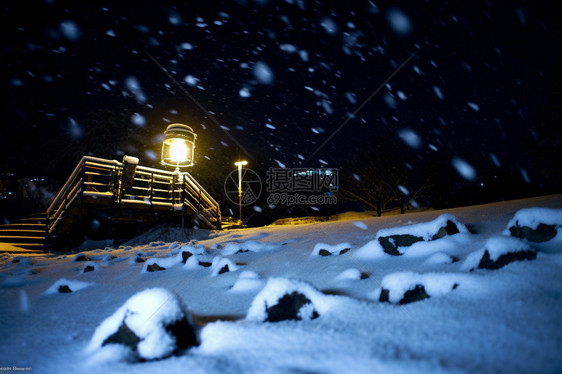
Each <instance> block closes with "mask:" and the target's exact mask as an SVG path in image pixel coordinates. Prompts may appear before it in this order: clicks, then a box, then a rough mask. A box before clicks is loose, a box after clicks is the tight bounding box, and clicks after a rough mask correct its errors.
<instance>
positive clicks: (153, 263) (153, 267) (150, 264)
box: [142, 256, 181, 273]
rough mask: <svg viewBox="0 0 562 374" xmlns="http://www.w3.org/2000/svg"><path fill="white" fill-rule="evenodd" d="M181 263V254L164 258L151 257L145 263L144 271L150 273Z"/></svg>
mask: <svg viewBox="0 0 562 374" xmlns="http://www.w3.org/2000/svg"><path fill="white" fill-rule="evenodd" d="M180 263H181V257H180V256H174V257H164V258H149V259H148V260H146V262H145V263H144V266H143V268H142V272H143V273H147V272H148V273H150V272H154V271H158V270H166V269H169V268H171V267H172V266H174V265H177V264H180Z"/></svg>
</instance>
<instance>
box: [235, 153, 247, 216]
mask: <svg viewBox="0 0 562 374" xmlns="http://www.w3.org/2000/svg"><path fill="white" fill-rule="evenodd" d="M234 165H236V166H238V207H239V210H240V223H242V166H245V165H248V161H238V162H235V163H234Z"/></svg>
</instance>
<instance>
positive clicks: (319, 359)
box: [0, 195, 562, 374]
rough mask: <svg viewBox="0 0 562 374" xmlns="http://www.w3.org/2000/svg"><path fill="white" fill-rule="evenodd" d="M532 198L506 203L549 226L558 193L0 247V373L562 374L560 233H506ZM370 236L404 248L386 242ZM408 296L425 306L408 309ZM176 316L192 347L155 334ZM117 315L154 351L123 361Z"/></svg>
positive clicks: (519, 205) (560, 199)
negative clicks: (294, 308) (529, 236)
mask: <svg viewBox="0 0 562 374" xmlns="http://www.w3.org/2000/svg"><path fill="white" fill-rule="evenodd" d="M530 207H545V208H550V209H549V210H536V209H534V210H529V211H527V212H525V211H523V213H519V215H518V222H519V223H520V225H521V226H523V224H524V223H527V224H528V225H529V226H533V225H534V227H531V228H533V229H535V228H537V225H538V224H539V221H540V217H541V216H543V217H545V219H546V220H547V221H548V222H546V224H548V225H550V226H552V227H556V225H560V224H562V222H561V220H562V213H561V212H562V211H561V210H560V209H562V195H557V196H546V197H540V198H533V199H526V200H517V201H512V202H504V203H496V204H489V205H482V206H474V207H467V208H459V209H450V210H447V211H426V212H422V213H411V214H406V215H397V216H387V217H380V218H361V219H360V220H357V219H354V217H353V215H347V216H346V215H344V216H342V219H341V220H339V221H336V222H326V223H316V224H304V225H285V226H269V227H263V228H252V229H241V230H231V231H223V232H207V231H202V230H201V231H198V232H197V233H196V234H197V240H198V243H194V242H191V243H190V240H188V239H185V240H182V239H181V235H178V234H177V233H176V234H174V235H176V237H175V240H176V241H175V242H171V243H170V242H165V241H163V240H165V238H164V237H165V236H166V237H168V236H169V235H170V233H167V234H165V235H164V233H162V238H161V239H159V238H158V233H159V231H158V230H156V231H152V232H150V233H147V234H146V235H145V236H144V237H140V238H137V239H135V240H134V241H131V243H132V244H130V245H124V246H121V247H119V248H107V249H104V248H101V249H97V250H86V251H83V252H82V254H83V256H81V255H77V254H76V253H74V254H72V255H70V254H69V255H67V256H62V255H39V256H29V255H27V254H18V255H16V254H13V255H12V254H8V253H3V254H0V300H1V301H0V367H1V368H2V370H7V369H4V368H9V369H10V370H12V371H13V370H14V368H31V369H32V370H33V371H34V372H38V373H71V372H72V373H74V372H92V373H101V372H104V373H125V374H128V373H141V372H142V373H144V372H147V373H148V372H149V373H160V372H162V373H164V372H165V373H172V372H188V373H376V372H385V373H387V372H392V373H396V372H398V373H400V372H404V373H406V372H407V373H411V372H432V373H435V372H447V373H449V372H478V373H495V372H506V373H507V372H509V373H512V372H520V373H532V372H535V373H548V372H561V371H562V354H561V352H562V329H560V320H561V318H562V276H561V274H562V244H561V243H562V240H561V239H562V238H561V236H562V233H560V232H559V233H558V234H557V235H556V236H555V237H554V238H551V239H549V241H548V242H543V243H541V244H540V245H539V246H534V244H533V243H530V242H526V241H522V240H518V239H513V238H511V237H508V236H507V235H508V234H509V230H508V223H510V221H511V220H512V219H513V218H514V217H515V214H516V212H518V211H520V210H521V209H523V208H530ZM553 209H556V210H553ZM445 213H447V214H448V215H446V216H442V215H443V214H445ZM345 217H347V218H348V219H345ZM449 221H451V224H450V225H449V226H450V227H449V226H447V230H445V229H444V225H446V224H447V223H448V222H449ZM513 223H514V222H513V221H512V222H511V224H513ZM410 225H413V226H410ZM453 225H456V226H455V227H457V228H458V233H454V232H455V231H456V230H455V228H454V227H452V226H453ZM550 226H549V227H550ZM442 227H443V230H441V231H439V229H440V228H442ZM445 231H447V233H445ZM467 231H470V232H467ZM451 233H454V234H453V235H450V234H451ZM404 234H405V235H410V236H409V237H400V236H399V235H404ZM393 235H394V236H393ZM155 236H156V237H155ZM381 237H385V238H387V239H385V240H387V242H386V244H385V245H393V246H395V247H397V248H398V249H397V251H398V252H399V254H401V255H390V254H388V253H387V252H385V250H384V248H383V246H381V244H380V242H379V241H378V239H379V238H381ZM404 241H408V242H409V243H408V244H409V245H410V244H411V245H410V246H409V247H404V246H402V244H400V243H403V242H404ZM410 242H413V243H410ZM539 247H540V248H539ZM392 248H394V247H392ZM537 250H538V252H537ZM485 253H487V256H488V258H487V260H486V261H487V262H486V263H488V264H493V263H494V261H499V260H500V259H502V258H503V257H502V256H504V255H508V254H510V253H511V254H514V255H515V256H516V257H517V256H520V257H519V259H523V261H515V262H511V263H508V264H507V265H505V266H503V267H501V268H499V269H496V270H488V269H480V268H478V266H479V264H480V265H482V264H485V261H484V260H481V258H482V256H484V255H485ZM535 255H536V259H534V260H532V259H531V258H533V257H534V256H535ZM521 256H523V257H521ZM525 256H526V257H525ZM526 258H529V259H531V260H529V259H526ZM81 260H82V261H81ZM143 260H144V261H143ZM158 268H160V269H162V268H164V269H165V270H157V269H158ZM471 269H473V270H472V271H471ZM149 270H156V271H149ZM148 289H151V290H148ZM291 293H299V294H302V295H303V297H302V301H303V304H304V305H303V306H302V308H301V309H300V311H299V312H298V313H299V314H298V318H299V319H300V320H285V321H280V322H269V321H265V322H264V320H265V319H267V318H270V321H272V320H274V318H271V316H270V317H267V315H268V314H267V313H269V312H270V311H271V310H273V309H274V304H275V302H276V300H277V301H279V300H280V298H281V297H282V296H283V295H284V294H291ZM420 295H421V297H420ZM412 297H413V298H414V299H416V297H417V299H423V300H419V301H415V302H411V303H406V302H407V301H408V300H407V299H408V298H410V299H411V298H412ZM427 297H429V298H427ZM380 300H387V301H388V302H382V301H380ZM410 301H413V300H410ZM268 308H269V309H268ZM189 313H191V315H189ZM143 318H144V319H147V322H146V323H143V322H142V321H143ZM180 319H181V320H182V321H183V320H186V321H190V323H194V324H195V326H196V333H197V339H198V345H197V346H194V347H191V348H188V349H186V350H180V351H179V352H178V351H176V352H175V354H174V355H171V356H170V355H169V354H170V352H171V351H172V350H173V343H174V340H173V338H172V340H170V337H169V336H168V335H166V333H165V332H164V333H162V331H164V330H161V331H160V332H158V334H156V335H155V333H153V330H152V329H155V328H157V327H158V325H159V324H162V323H172V322H173V323H176V322H177V321H179V320H180ZM192 321H193V322H192ZM120 323H123V324H125V323H128V324H129V326H128V327H129V328H130V329H131V330H132V331H133V333H135V334H136V336H138V337H140V342H139V344H138V350H139V352H141V351H142V350H144V351H145V352H148V353H147V355H148V356H147V357H151V358H153V357H156V356H158V355H159V354H161V353H162V352H164V353H165V356H167V357H166V358H163V359H157V360H148V361H140V362H139V361H138V360H137V361H134V360H135V358H134V357H133V356H134V355H133V356H131V352H132V350H131V349H129V348H127V347H126V346H120V345H118V344H115V343H112V342H113V341H114V340H115V338H111V339H109V338H108V336H109V335H111V334H113V333H115V332H116V331H117V329H118V328H119V324H120ZM98 327H99V328H98ZM112 339H113V340H112ZM134 339H136V338H135V336H133V340H134ZM105 342H108V343H109V344H105ZM104 344H105V345H104ZM141 346H142V347H141ZM137 358H138V357H137Z"/></svg>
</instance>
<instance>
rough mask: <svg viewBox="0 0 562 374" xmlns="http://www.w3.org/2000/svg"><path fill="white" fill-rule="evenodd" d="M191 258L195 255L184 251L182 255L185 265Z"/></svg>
mask: <svg viewBox="0 0 562 374" xmlns="http://www.w3.org/2000/svg"><path fill="white" fill-rule="evenodd" d="M191 256H193V253H191V252H189V251H183V252H182V253H181V262H182V263H184V264H185V263H186V262H187V260H189V258H190V257H191Z"/></svg>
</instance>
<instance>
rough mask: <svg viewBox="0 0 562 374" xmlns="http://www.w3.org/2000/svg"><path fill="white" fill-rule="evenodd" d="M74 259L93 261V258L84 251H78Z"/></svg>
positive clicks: (75, 260)
mask: <svg viewBox="0 0 562 374" xmlns="http://www.w3.org/2000/svg"><path fill="white" fill-rule="evenodd" d="M72 261H74V262H86V261H92V259H91V258H89V257H88V256H86V255H85V254H84V253H78V254H77V255H76V256H74V258H73V259H72Z"/></svg>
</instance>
